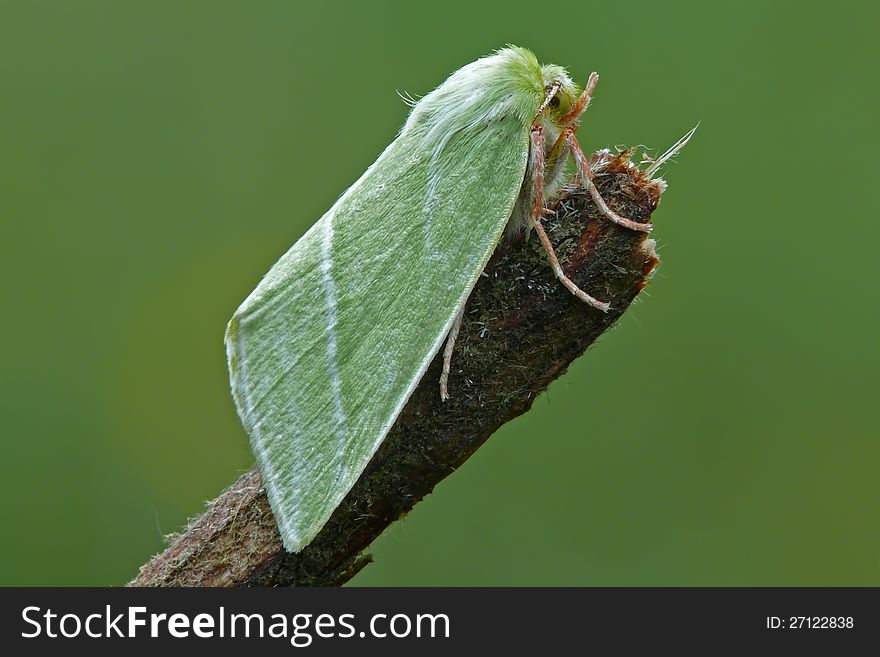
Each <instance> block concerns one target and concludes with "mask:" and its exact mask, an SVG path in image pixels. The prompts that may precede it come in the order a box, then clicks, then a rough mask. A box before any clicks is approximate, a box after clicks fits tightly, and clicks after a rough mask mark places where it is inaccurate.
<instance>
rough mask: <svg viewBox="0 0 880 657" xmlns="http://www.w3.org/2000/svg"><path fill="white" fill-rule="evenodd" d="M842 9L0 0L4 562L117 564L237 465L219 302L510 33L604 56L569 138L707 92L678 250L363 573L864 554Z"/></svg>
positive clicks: (673, 204)
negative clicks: (577, 129)
mask: <svg viewBox="0 0 880 657" xmlns="http://www.w3.org/2000/svg"><path fill="white" fill-rule="evenodd" d="M826 6H827V7H829V8H830V9H828V10H826V11H824V12H820V11H818V10H815V9H810V8H809V7H808V6H807V5H798V6H797V8H796V9H794V8H793V6H791V5H789V4H787V3H772V2H745V3H725V4H713V3H702V2H662V3H657V2H620V3H608V2H606V3H592V2H584V1H580V2H574V3H561V2H553V3H532V2H497V3H475V2H472V1H471V2H442V3H412V2H401V3H385V2H370V3H358V4H355V3H351V4H350V5H338V4H334V3H296V2H282V1H278V2H265V1H261V2H248V3H245V2H220V1H217V0H212V1H207V0H206V1H202V2H170V1H164V2H157V1H150V2H147V1H144V2H131V1H125V2H114V1H110V0H106V1H104V2H92V1H89V2H87V1H84V0H79V1H77V2H51V1H50V2H36V1H27V2H25V1H21V2H10V1H9V0H2V2H0V218H2V239H0V267H2V277H0V286H2V287H0V292H2V300H3V306H2V307H3V310H2V322H0V338H2V345H3V347H2V351H0V388H2V389H0V413H2V416H0V431H2V433H3V445H4V448H5V450H6V452H5V458H4V473H3V476H2V477H0V482H2V483H0V486H2V490H0V495H2V499H3V501H2V506H0V514H2V515H0V527H2V532H3V540H2V544H0V564H2V566H0V583H2V584H41V585H43V584H113V585H118V584H121V583H123V582H125V581H126V580H128V579H129V578H130V577H132V576H133V575H134V574H135V573H136V572H137V568H138V566H139V565H140V564H141V563H142V562H144V561H145V560H146V559H147V558H148V557H149V556H150V555H151V554H153V553H155V552H157V551H160V550H161V549H162V547H163V538H162V536H163V534H165V533H168V532H172V531H175V530H177V529H179V528H180V527H181V525H182V524H184V523H185V522H186V519H187V518H188V517H190V516H194V515H197V514H198V513H200V511H201V510H202V508H203V507H202V503H203V501H204V500H206V499H209V498H212V497H214V496H215V495H216V494H217V493H219V492H220V490H221V489H222V488H223V487H224V486H225V485H227V484H228V483H230V482H232V481H233V480H234V479H235V478H236V477H237V476H238V475H239V474H240V473H241V472H243V471H244V470H246V469H248V468H249V467H251V464H252V459H251V456H250V452H249V450H248V447H247V444H246V437H245V434H244V432H243V430H242V429H241V428H240V426H239V423H238V419H237V417H236V415H235V411H234V409H233V405H232V402H231V399H230V396H229V394H228V389H227V375H226V363H225V353H224V348H223V343H222V336H223V329H224V326H225V323H226V320H227V319H228V317H229V316H230V315H231V313H232V312H233V310H234V309H235V308H236V306H237V305H238V304H239V303H240V302H241V300H242V299H243V298H244V297H245V296H246V294H247V293H248V292H249V291H250V290H251V289H252V288H253V286H254V285H255V284H256V283H257V281H258V280H259V278H260V277H261V276H262V274H263V273H264V272H265V271H266V270H267V269H268V267H269V266H270V265H271V264H272V263H273V262H274V261H275V259H276V258H277V257H278V256H279V255H280V254H281V253H283V252H284V251H285V250H286V249H287V248H288V247H289V246H290V244H292V243H293V242H294V241H295V240H296V238H297V237H298V236H299V235H300V234H301V233H302V232H303V231H304V230H305V229H306V228H307V227H308V226H309V225H310V224H311V223H312V222H313V221H314V220H316V219H317V218H318V217H319V216H320V215H321V214H322V213H323V212H324V211H325V210H326V209H327V208H328V207H329V206H330V205H331V204H332V202H333V201H334V200H335V199H336V197H337V196H338V195H339V194H340V193H341V192H342V191H343V190H344V189H345V188H346V187H347V186H348V185H349V184H350V183H351V182H353V181H354V180H355V179H356V178H357V177H358V176H359V175H360V173H361V172H363V170H364V169H365V168H366V167H367V166H368V165H369V164H370V163H371V162H372V161H373V159H374V158H375V157H376V155H377V154H378V153H379V152H380V151H381V149H382V148H383V147H384V146H385V145H386V144H387V143H388V142H389V141H390V140H391V139H392V138H393V137H394V135H395V133H396V131H397V129H398V127H399V126H400V124H401V123H402V121H403V120H404V117H405V115H406V109H407V108H406V107H405V105H404V104H403V103H402V102H401V100H400V98H399V97H398V95H397V93H396V90H400V91H401V92H403V91H406V92H409V93H411V94H413V95H418V94H424V93H426V92H427V91H429V90H430V89H431V88H433V87H434V86H435V85H437V84H438V83H440V82H441V81H442V80H443V79H444V78H445V77H446V75H448V74H449V73H450V72H452V71H453V70H455V69H456V68H457V67H459V66H461V65H463V64H465V63H467V62H469V61H471V60H473V59H475V58H476V57H478V56H480V55H482V54H485V53H488V52H489V51H491V50H493V49H495V48H497V47H500V46H502V45H503V44H505V43H508V42H511V43H517V44H520V45H524V46H528V47H530V48H532V49H533V50H534V51H535V52H536V53H537V54H538V57H539V59H541V60H542V61H545V62H555V63H559V64H563V65H566V66H568V67H569V70H570V72H571V73H572V75H573V76H574V77H575V78H576V79H578V80H581V81H583V80H585V79H586V76H587V75H588V74H589V72H590V71H591V70H594V69H595V70H597V71H599V72H600V73H601V75H602V80H601V83H600V85H599V89H598V95H597V97H596V99H595V102H594V104H593V105H592V106H591V107H590V110H589V112H588V114H587V119H586V121H585V124H584V127H583V128H582V129H581V133H580V136H581V141H582V143H584V144H585V147H587V148H590V149H597V148H600V147H605V146H611V145H614V144H646V145H648V146H651V147H654V148H657V149H663V148H665V147H666V146H668V145H669V144H671V143H672V142H673V141H675V140H676V139H677V138H678V137H680V136H681V135H682V134H683V133H684V132H686V131H687V130H688V129H689V128H690V127H691V126H693V125H694V124H695V123H696V122H697V121H698V120H700V121H702V124H701V127H700V129H699V131H698V132H697V134H696V136H695V138H694V139H693V141H692V142H691V144H690V145H689V146H688V147H687V149H686V150H685V151H684V152H683V153H682V154H681V155H680V156H679V157H678V163H677V164H675V165H674V166H671V167H669V168H668V169H667V175H666V178H667V179H668V180H669V183H670V188H669V191H668V193H667V195H666V196H665V197H664V199H663V203H662V204H661V206H660V208H659V210H658V211H657V213H656V214H655V216H654V219H655V222H656V224H657V230H656V231H655V235H656V237H657V238H658V240H659V244H660V254H661V257H662V258H663V264H662V266H661V268H660V270H659V273H658V274H657V276H656V277H655V278H654V281H653V283H652V285H651V286H650V288H649V289H648V291H647V293H646V294H645V295H644V297H643V299H642V300H641V302H640V303H638V304H637V305H636V306H635V307H633V308H632V309H631V310H630V312H629V313H627V315H626V316H625V317H624V318H623V320H622V321H621V322H620V324H619V326H618V327H617V328H616V330H614V331H612V332H611V333H610V334H608V335H607V336H605V337H604V338H603V339H602V341H601V343H600V344H599V345H597V346H596V347H595V348H594V349H593V350H591V352H590V353H589V355H588V356H586V357H585V358H582V359H581V360H580V361H579V362H577V363H576V364H575V365H574V366H573V367H572V369H571V371H570V372H569V374H568V375H566V376H565V377H564V378H562V379H561V380H560V381H558V382H557V383H556V384H554V385H553V387H552V388H551V390H550V392H549V394H548V395H545V396H544V397H543V398H541V399H540V400H538V402H537V403H536V405H535V409H534V411H533V412H531V413H529V414H527V415H526V416H524V417H522V418H520V419H518V420H517V421H515V422H513V423H511V424H510V425H508V426H506V427H504V428H503V429H502V430H501V431H499V432H498V434H497V435H496V436H494V437H493V438H492V440H490V441H489V443H488V444H487V445H486V446H485V447H484V448H483V449H481V450H480V452H479V453H478V454H477V455H476V456H475V457H474V458H472V459H471V460H470V461H469V462H468V463H467V465H466V466H465V467H463V468H462V469H461V470H460V471H459V472H457V473H456V474H455V475H454V476H452V477H451V478H450V479H448V480H447V481H446V482H444V483H443V484H441V485H440V486H439V487H438V488H437V490H436V491H435V493H434V494H433V495H432V496H430V497H429V499H427V500H426V501H425V502H423V503H422V504H420V505H419V506H418V507H417V508H416V509H415V510H414V511H413V512H412V513H411V514H410V515H409V516H408V517H407V518H406V519H405V520H404V521H402V522H400V523H398V524H396V525H395V526H393V527H392V528H391V529H389V530H388V531H387V532H386V533H385V535H384V536H383V537H382V538H381V539H380V540H379V541H378V542H377V543H376V544H375V546H374V550H373V552H374V555H375V557H376V563H375V564H373V565H371V566H370V567H368V568H367V569H366V570H364V571H363V572H362V574H361V575H359V576H358V577H357V579H356V580H355V582H354V583H356V584H373V585H376V584H382V585H385V584H388V585H398V584H437V585H443V584H455V585H469V584H482V585H496V584H525V585H542V584H547V585H550V584H552V585H567V584H584V585H800V584H804V585H808V584H809V585H832V584H834V585H863V584H864V585H866V584H871V585H880V527H878V497H880V496H878V483H877V481H878V479H877V465H878V461H880V443H878V433H880V432H878V424H880V413H878V408H877V407H878V399H877V398H878V385H877V383H878V366H880V348H878V321H877V320H878V304H877V291H876V285H877V283H878V281H880V271H878V270H880V265H878V260H880V259H878V257H877V256H876V254H875V252H874V251H872V249H873V248H875V246H876V243H877V240H876V237H875V233H874V231H873V230H870V229H869V222H870V221H873V218H872V217H873V215H874V213H875V212H876V210H875V208H876V180H875V179H876V172H877V164H876V150H877V148H876V147H877V145H878V131H877V127H876V122H877V113H878V109H880V107H878V102H877V101H878V91H877V83H876V80H877V73H876V65H877V61H878V49H877V45H876V43H877V39H876V26H877V24H878V15H877V10H876V9H867V7H868V6H869V5H868V3H858V4H852V5H847V3H844V2H838V3H834V4H833V5H826ZM865 249H867V250H865ZM634 373H642V374H641V375H643V376H645V378H646V380H648V381H650V382H651V383H650V386H649V388H648V389H647V390H645V392H644V394H643V395H642V396H641V397H640V399H639V402H638V404H637V406H636V407H637V409H638V410H636V411H632V410H627V409H632V408H633V403H632V399H631V397H629V396H628V395H627V394H626V393H624V386H625V385H626V382H628V381H632V380H633V377H634ZM584 396H586V397H588V398H589V399H591V400H592V401H591V404H590V406H589V407H588V408H587V407H585V406H584V404H583V403H582V402H581V401H580V400H581V398H583V397H584ZM573 518H577V520H576V522H573V521H572V519H573Z"/></svg>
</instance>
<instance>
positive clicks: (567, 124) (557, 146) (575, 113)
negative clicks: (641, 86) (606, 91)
mask: <svg viewBox="0 0 880 657" xmlns="http://www.w3.org/2000/svg"><path fill="white" fill-rule="evenodd" d="M598 81H599V74H598V73H596V72H593V73H590V78H589V79H588V80H587V86H586V87H584V90H583V92H582V93H581V95H580V96H578V99H577V100H576V101H575V102H574V105H572V106H571V109H570V110H569V112H568V114H566V115H565V116H563V117H562V118H561V119H560V120H559V123H560V125H561V126H562V128H563V131H562V132H560V133H559V137H557V138H556V141H555V142H553V146H552V147H551V148H550V152H549V153H548V154H547V159H549V160H551V161H552V160H553V159H554V158H559V157H565V151H566V150H567V149H568V142H567V141H566V140H565V128H570V129H571V132H572V133H573V132H574V131H575V130H577V128H578V126H579V125H580V122H581V115H582V114H583V113H584V112H586V111H587V108H588V107H589V106H590V101H591V100H592V99H593V90H594V89H595V88H596V83H597V82H598Z"/></svg>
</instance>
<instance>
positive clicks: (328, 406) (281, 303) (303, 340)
mask: <svg viewBox="0 0 880 657" xmlns="http://www.w3.org/2000/svg"><path fill="white" fill-rule="evenodd" d="M596 80H597V76H596V74H595V73H594V74H593V75H591V76H590V79H589V81H588V83H587V85H586V88H585V89H584V90H583V92H581V91H580V90H579V89H578V88H577V86H576V85H575V84H574V83H573V82H572V80H571V79H570V78H569V76H568V74H567V73H566V71H565V69H563V68H561V67H559V66H554V65H544V66H542V65H541V64H539V63H538V60H537V59H536V58H535V56H534V55H533V54H532V53H531V52H529V51H528V50H525V49H523V48H517V47H508V48H504V49H502V50H499V51H498V52H496V53H494V54H492V55H489V56H487V57H483V58H482V59H479V60H477V61H475V62H473V63H471V64H468V65H466V66H464V67H462V68H461V69H459V70H458V71H456V72H455V73H453V74H452V75H451V76H450V77H449V78H448V79H447V80H446V81H445V82H444V83H443V84H441V85H440V86H439V87H437V88H436V89H435V90H434V91H432V92H431V93H429V94H428V95H426V96H424V97H423V98H422V99H421V100H419V101H418V102H413V103H412V109H411V112H410V114H409V117H408V118H407V120H406V123H405V124H404V126H403V128H402V129H401V131H400V134H399V135H398V137H397V138H396V139H395V140H394V141H393V142H392V143H391V144H390V145H389V146H388V147H387V148H386V149H385V151H384V152H383V153H382V154H381V155H380V156H379V158H378V159H377V160H376V161H375V162H374V163H373V164H372V165H371V166H370V167H369V169H367V171H366V172H365V173H364V174H363V175H362V176H361V177H360V179H359V180H357V181H356V182H355V183H354V184H353V185H352V186H351V187H349V188H348V190H347V191H346V192H345V193H344V194H343V195H342V196H341V197H340V198H339V200H338V201H337V202H336V203H335V204H334V205H333V207H332V208H330V210H329V211H328V212H327V213H326V214H325V215H324V216H323V217H321V219H320V220H318V222H317V223H316V224H314V225H313V226H312V227H311V228H310V229H309V230H308V231H307V232H306V233H305V234H304V235H303V236H302V238H301V239H300V240H299V241H297V242H296V244H294V245H293V246H292V247H291V248H290V250H289V251H287V253H285V254H284V255H283V256H282V257H281V258H280V259H279V260H278V262H277V263H276V264H275V265H274V266H273V267H272V268H271V269H270V270H269V272H268V273H267V274H266V276H265V277H264V278H263V280H262V281H261V282H260V283H259V285H257V287H256V289H255V290H254V291H253V292H252V293H251V294H250V296H248V297H247V299H245V301H244V302H243V303H242V304H241V306H240V307H239V308H238V310H237V311H236V312H235V315H234V316H233V317H232V319H231V320H230V322H229V326H228V327H227V331H226V349H227V356H228V360H229V373H230V380H231V385H232V394H233V398H234V400H235V404H236V407H237V410H238V414H239V416H240V417H241V420H242V423H243V424H244V427H245V429H246V430H247V432H248V434H249V437H250V443H251V447H252V449H253V452H254V455H255V456H256V459H257V464H258V466H259V469H260V473H261V475H262V480H263V484H264V486H265V488H266V492H267V494H268V498H269V502H270V504H271V506H272V510H273V512H274V514H275V517H276V519H277V522H278V526H279V529H280V531H281V537H282V540H283V543H284V547H285V548H286V549H287V550H288V551H290V552H298V551H300V550H301V549H302V548H303V547H304V546H306V545H307V544H308V543H309V542H310V541H311V540H312V539H313V538H314V537H315V535H316V534H317V533H318V532H319V531H320V529H321V528H322V527H323V526H324V524H325V523H326V522H327V520H328V519H329V517H330V515H331V514H332V513H333V510H334V509H335V508H336V507H337V505H338V504H339V503H340V502H341V500H342V498H343V497H344V496H345V494H346V493H348V491H349V490H350V489H351V487H352V486H353V485H354V483H355V481H356V480H357V478H358V477H359V475H360V474H361V472H363V470H364V468H365V467H366V466H367V463H368V462H369V460H370V458H371V457H372V456H373V454H374V453H375V451H376V449H377V448H378V447H379V445H380V444H381V442H382V440H383V439H384V437H385V435H386V434H387V432H388V430H389V429H390V428H391V425H392V424H393V423H394V421H395V419H396V418H397V416H398V414H399V413H400V411H401V409H402V408H403V406H404V404H405V403H406V401H407V399H408V398H409V396H410V394H411V393H412V391H413V389H414V388H415V387H416V384H417V383H418V382H419V380H420V378H421V377H422V375H423V374H424V372H425V370H426V368H427V367H428V365H429V363H430V362H431V360H432V359H433V357H434V356H435V354H436V353H437V352H438V351H439V350H440V348H441V346H442V345H443V342H444V340H446V349H445V352H444V356H445V361H444V368H443V376H442V379H441V381H440V392H439V394H441V395H442V396H443V398H444V399H445V398H446V396H447V395H448V392H447V382H448V377H449V369H450V368H449V362H450V360H451V357H452V347H453V344H454V342H455V337H456V335H457V333H458V327H459V325H460V322H461V317H462V312H463V309H464V305H465V302H466V301H467V298H468V295H469V294H470V292H471V289H472V288H473V286H474V284H475V282H476V280H477V278H478V277H479V276H480V273H481V272H482V271H483V268H484V267H485V265H486V263H487V261H488V260H489V257H490V256H491V255H492V252H493V250H494V249H495V247H496V245H497V244H498V243H499V241H500V240H502V239H504V238H505V235H507V236H508V237H509V236H511V235H514V234H517V233H521V232H522V231H530V230H532V229H534V230H535V232H536V233H537V235H538V238H539V239H540V240H541V243H542V245H543V246H544V248H545V250H546V251H547V254H548V256H549V261H550V266H551V267H552V268H553V271H554V273H555V274H556V276H557V278H558V279H559V280H560V282H561V283H562V284H563V285H565V286H566V287H567V288H568V289H569V290H570V291H571V292H572V293H573V294H575V295H576V296H577V297H579V298H580V299H582V300H583V301H585V302H587V303H589V304H591V305H593V306H595V307H596V308H597V309H599V310H607V309H608V306H607V304H605V303H603V302H601V301H599V300H597V299H594V298H593V297H591V296H589V295H588V294H586V293H585V292H584V291H582V290H580V289H579V288H578V287H577V286H576V285H575V284H574V283H573V282H572V281H570V280H569V279H568V278H567V277H566V276H565V274H564V272H563V271H562V269H561V267H560V265H559V262H558V260H557V259H556V255H555V253H554V251H553V246H552V245H551V244H550V241H549V239H548V237H547V234H546V233H545V231H544V229H543V228H542V226H541V220H542V218H543V216H544V215H545V214H546V212H547V211H546V210H545V199H550V200H552V198H553V196H554V195H555V194H556V193H557V191H558V190H559V189H560V188H561V187H562V185H563V184H564V183H565V182H566V175H565V172H566V170H567V166H568V162H569V158H571V159H572V160H573V161H574V165H575V169H576V171H577V174H578V175H579V177H580V178H581V181H582V183H583V184H584V186H585V187H587V188H588V189H589V190H590V193H591V194H592V196H593V199H594V201H595V202H596V204H597V206H598V207H599V208H600V209H601V210H602V211H603V212H604V214H605V215H606V216H607V217H608V218H609V219H611V220H612V221H615V222H617V223H619V224H621V225H623V226H626V227H628V228H632V229H634V230H643V231H648V230H650V226H649V225H647V224H638V223H635V222H633V221H631V220H629V219H627V218H625V217H621V216H619V215H618V214H616V213H615V212H614V211H613V210H611V209H610V208H609V207H608V206H607V204H606V203H605V201H604V200H603V199H602V197H601V196H600V195H599V193H598V191H597V190H596V187H595V185H593V183H592V174H591V172H590V168H589V164H588V161H587V159H586V158H585V157H584V154H583V152H582V151H581V148H580V146H579V145H578V142H577V140H576V139H575V137H574V131H575V130H576V128H577V126H578V122H579V119H580V117H581V114H582V113H583V111H584V110H585V109H586V107H587V105H588V104H589V101H590V96H591V93H592V91H593V88H594V87H595V84H596ZM447 338H448V339H447Z"/></svg>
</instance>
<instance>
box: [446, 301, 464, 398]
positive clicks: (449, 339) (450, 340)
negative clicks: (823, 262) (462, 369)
mask: <svg viewBox="0 0 880 657" xmlns="http://www.w3.org/2000/svg"><path fill="white" fill-rule="evenodd" d="M463 318H464V306H462V307H461V310H459V311H458V314H457V315H456V316H455V321H454V322H452V328H451V329H449V335H447V336H446V347H445V348H444V349H443V372H441V374H440V399H441V400H442V401H446V400H447V399H449V389H448V388H447V387H446V386H447V383H448V382H449V370H450V368H451V367H452V349H453V348H454V347H455V340H456V338H458V332H459V331H460V330H461V320H462V319H463Z"/></svg>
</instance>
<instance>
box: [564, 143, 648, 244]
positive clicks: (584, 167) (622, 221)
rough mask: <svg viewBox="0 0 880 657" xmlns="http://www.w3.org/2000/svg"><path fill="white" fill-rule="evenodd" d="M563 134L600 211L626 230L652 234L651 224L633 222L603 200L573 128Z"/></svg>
mask: <svg viewBox="0 0 880 657" xmlns="http://www.w3.org/2000/svg"><path fill="white" fill-rule="evenodd" d="M562 134H563V135H564V136H565V141H566V142H567V143H568V147H569V148H570V149H571V154H572V156H573V157H574V163H575V166H576V167H577V172H578V174H579V175H580V178H581V182H582V183H583V185H584V187H586V188H587V189H588V190H589V191H590V196H592V197H593V202H594V203H595V204H596V206H597V207H598V208H599V210H601V211H602V214H604V215H605V216H606V217H608V218H609V219H610V220H611V221H613V222H614V223H616V224H617V225H619V226H623V227H624V228H629V229H630V230H638V231H641V232H643V233H650V232H651V229H652V228H653V226H652V225H651V224H642V223H639V222H638V221H633V220H632V219H627V218H626V217H621V216H620V215H619V214H617V213H616V212H615V211H614V210H612V209H611V208H609V207H608V204H607V203H606V202H605V199H604V198H602V195H601V194H600V193H599V190H598V189H597V188H596V183H595V182H593V172H592V171H591V170H590V164H589V162H587V158H586V157H585V156H584V152H583V151H582V150H581V145H580V144H579V143H578V140H577V139H576V138H575V136H574V133H573V132H572V131H571V128H566V129H565V130H564V131H563V133H562Z"/></svg>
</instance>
